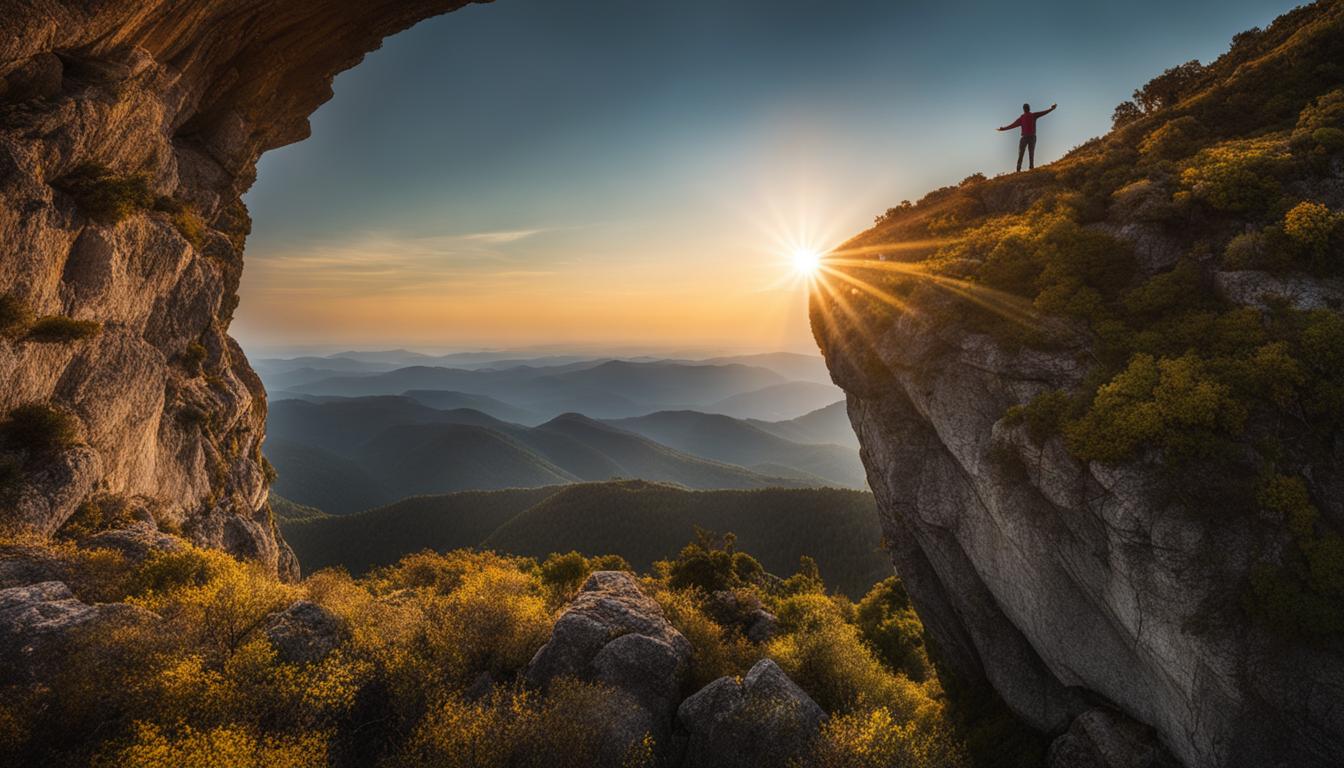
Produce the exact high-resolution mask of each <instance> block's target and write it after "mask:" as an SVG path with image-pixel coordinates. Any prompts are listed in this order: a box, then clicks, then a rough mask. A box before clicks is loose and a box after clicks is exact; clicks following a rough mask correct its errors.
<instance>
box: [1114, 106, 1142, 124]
mask: <svg viewBox="0 0 1344 768" xmlns="http://www.w3.org/2000/svg"><path fill="white" fill-rule="evenodd" d="M1141 117H1143V110H1142V109H1140V108H1139V105H1138V104H1135V103H1134V102H1132V101H1128V100H1126V101H1122V102H1120V103H1119V104H1116V105H1115V111H1114V112H1112V113H1111V127H1112V128H1123V127H1125V126H1126V125H1129V124H1130V123H1133V122H1134V121H1136V120H1138V119H1139V118H1141Z"/></svg>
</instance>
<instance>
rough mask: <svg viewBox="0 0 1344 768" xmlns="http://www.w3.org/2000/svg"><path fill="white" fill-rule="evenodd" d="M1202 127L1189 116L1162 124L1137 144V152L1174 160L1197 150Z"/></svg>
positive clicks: (1201, 136)
mask: <svg viewBox="0 0 1344 768" xmlns="http://www.w3.org/2000/svg"><path fill="white" fill-rule="evenodd" d="M1204 135H1205V130H1204V126H1202V125H1200V123H1199V120H1198V119H1197V118H1195V117H1193V116H1191V115H1185V116H1183V117H1178V118H1176V119H1175V120H1170V121H1168V122H1165V123H1162V124H1161V125H1160V126H1158V127H1157V128H1156V129H1154V130H1153V132H1152V133H1150V134H1148V136H1147V137H1146V138H1144V140H1143V141H1142V142H1141V143H1140V144H1139V152H1140V153H1141V154H1143V155H1145V156H1147V157H1151V158H1156V159H1161V160H1176V159H1178V158H1181V157H1185V156H1187V155H1190V154H1192V153H1193V152H1194V151H1195V150H1197V149H1199V144H1200V142H1201V140H1202V139H1203V138H1204Z"/></svg>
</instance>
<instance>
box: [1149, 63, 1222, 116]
mask: <svg viewBox="0 0 1344 768" xmlns="http://www.w3.org/2000/svg"><path fill="white" fill-rule="evenodd" d="M1207 75H1208V70H1207V69H1206V68H1205V67H1204V65H1203V64H1200V63H1199V62H1198V61H1196V60H1191V61H1187V62H1186V63H1184V64H1179V65H1177V66H1175V67H1171V68H1170V69H1167V70H1166V71H1164V72H1163V73H1162V74H1160V75H1158V76H1157V77H1154V78H1153V79H1152V80H1149V81H1148V82H1147V83H1145V84H1144V86H1143V87H1142V88H1139V89H1138V90H1136V91H1134V102H1135V104H1136V105H1137V106H1138V107H1139V109H1141V110H1142V111H1143V112H1144V113H1145V114H1150V113H1153V112H1156V111H1158V110H1159V109H1166V108H1168V107H1174V106H1176V104H1177V103H1179V102H1180V101H1181V100H1182V99H1184V98H1185V97H1187V96H1189V95H1190V94H1191V93H1193V92H1194V91H1195V90H1196V89H1197V88H1198V87H1199V86H1200V84H1201V83H1203V82H1204V80H1205V78H1206V77H1207Z"/></svg>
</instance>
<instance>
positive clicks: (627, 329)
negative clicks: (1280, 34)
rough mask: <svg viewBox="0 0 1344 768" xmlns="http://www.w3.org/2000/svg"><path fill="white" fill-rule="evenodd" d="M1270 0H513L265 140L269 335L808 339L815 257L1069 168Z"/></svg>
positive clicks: (259, 338)
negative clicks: (1017, 128) (954, 188)
mask: <svg viewBox="0 0 1344 768" xmlns="http://www.w3.org/2000/svg"><path fill="white" fill-rule="evenodd" d="M1292 5H1293V4H1292V3H1288V2H1266V1H1265V0H1258V1H1253V0H1221V1H1220V2H1214V1H1213V0H1194V1H1191V2H1170V0H1168V1H1167V2H1154V1H1153V0H1133V1H1132V2H1126V3H1085V2H1039V3H1025V2H1023V3H1001V2H969V1H967V0H962V1H954V2H923V1H920V2H892V1H888V2H868V1H864V2H857V1H856V2H826V3H821V2H815V0H814V1H812V2H797V1H795V0H771V1H770V2H764V1H762V0H749V1H745V2H733V1H731V0H714V1H710V0H678V1H677V2H666V3H664V2H650V1H649V0H624V1H618V0H572V1H571V2H566V3H557V2H554V0H498V2H496V3H494V4H491V5H481V6H472V7H468V8H466V9H463V10H461V11H458V12H455V13H452V14H448V15H445V16H442V17H439V18H436V19H431V20H429V21H426V22H423V23H422V24H420V25H418V26H416V27H414V28H412V29H411V30H409V31H407V32H404V33H402V34H400V35H398V36H396V37H394V38H391V39H389V40H387V41H386V42H385V44H384V47H383V48H382V49H381V50H379V51H377V52H375V53H373V54H371V55H370V56H369V57H368V58H367V59H366V60H365V62H364V63H363V64H361V65H360V66H358V67H356V68H355V69H353V70H351V71H349V72H347V73H345V74H343V75H341V76H340V77H338V78H337V80H336V84H335V92H336V97H335V99H333V100H332V101H331V102H329V103H328V104H326V105H325V106H323V107H322V108H321V109H319V110H318V112H317V113H316V114H315V115H314V117H313V121H312V123H313V136H312V138H310V139H308V140H307V141H304V142H302V143H300V144H296V145H292V146H290V147H285V148H282V149H280V150H276V151H273V152H270V153H268V154H267V155H265V156H264V157H263V158H262V161H261V164H260V168H259V177H258V181H257V184H256V186H255V187H254V188H253V189H252V191H251V192H250V193H249V194H248V196H247V198H246V199H247V202H248V205H249V207H250V208H251V211H252V215H253V219H254V229H253V235H252V237H251V240H250V242H249V246H248V254H247V260H248V261H247V264H248V266H247V270H246V271H245V274H244V287H243V291H242V299H243V301H242V305H241V307H240V309H239V312H238V315H237V320H236V322H235V324H234V332H235V334H236V335H237V336H238V337H239V338H240V340H242V341H243V343H244V344H245V345H248V346H249V347H258V348H259V347H267V346H276V345H298V344H306V345H318V344H326V343H330V344H332V345H335V346H350V345H352V344H354V345H381V344H402V343H404V344H411V345H416V346H422V347H433V348H444V349H446V348H460V347H475V346H482V345H518V344H527V343H540V344H557V345H571V346H574V345H599V346H600V345H617V344H622V345H636V346H639V345H643V346H647V347H650V348H653V347H666V346H689V345H709V346H717V347H720V348H722V349H724V350H729V349H741V350H748V349H769V348H793V349H799V348H805V347H807V346H808V345H809V344H810V337H809V335H808V331H807V327H806V318H805V313H804V311H803V299H802V296H803V293H802V289H801V288H800V287H799V284H798V283H797V281H792V280H788V279H786V278H787V277H788V259H787V254H786V253H785V252H786V251H788V250H790V249H792V248H794V247H798V246H806V247H811V248H818V249H822V248H825V247H828V246H830V245H833V244H834V243H835V242H837V241H839V240H842V239H844V238H846V237H848V236H850V235H853V234H855V233H857V232H858V231H860V230H862V229H863V228H865V227H866V226H868V225H869V224H870V223H871V221H872V217H873V216H874V215H876V214H878V213H880V212H881V211H883V210H885V209H886V208H887V207H889V206H891V205H895V204H896V203H897V202H899V201H900V200H901V199H904V198H910V199H916V198H918V197H920V196H922V195H923V194H924V193H925V192H927V191H928V190H930V189H933V188H935V187H938V186H942V185H945V184H950V183H955V182H956V181H958V180H960V179H961V178H963V177H965V176H967V175H969V174H971V173H974V172H977V171H979V172H984V173H986V174H990V175H993V174H995V173H1000V172H1004V171H1007V170H1011V167H1012V163H1013V160H1014V155H1015V151H1016V138H1015V136H1013V135H1011V134H1007V133H996V132H995V131H994V128H995V127H996V126H998V125H1002V124H1005V123H1007V122H1009V121H1011V120H1012V119H1013V118H1014V117H1015V115H1016V113H1017V112H1018V111H1020V109H1021V106H1020V105H1021V104H1022V102H1024V101H1029V102H1031V103H1032V104H1033V107H1035V108H1040V109H1043V108H1045V107H1047V106H1048V105H1049V104H1050V103H1051V102H1058V103H1059V105H1060V109H1059V111H1058V112H1056V113H1055V114H1053V115H1051V116H1049V117H1048V118H1045V119H1044V120H1043V121H1042V122H1041V125H1040V131H1039V132H1040V145H1039V147H1038V152H1039V159H1041V160H1042V161H1048V160H1051V159H1054V158H1056V157H1058V156H1059V155H1061V154H1063V153H1064V152H1065V151H1067V150H1068V149H1069V148H1070V147H1072V146H1074V145H1077V144H1079V143H1081V142H1082V141H1084V140H1086V139H1088V138H1090V137H1092V136H1096V135H1099V134H1101V133H1104V132H1105V131H1106V129H1107V128H1108V127H1109V122H1110V113H1111V110H1112V108H1113V107H1114V106H1115V104H1116V103H1118V102H1119V101H1121V100H1122V99H1124V98H1126V97H1127V96H1128V95H1129V93H1130V92H1131V91H1132V90H1133V89H1134V88H1135V87H1136V86H1138V85H1140V84H1142V83H1143V82H1144V81H1146V80H1147V79H1149V78H1151V77H1152V76H1153V75H1155V74H1157V73H1159V72H1161V71H1162V69H1164V68H1166V67H1168V66H1172V65H1174V64H1177V63H1180V62H1183V61H1186V60H1188V59H1191V58H1198V59H1201V60H1204V61H1208V60H1211V59H1212V58H1214V57H1216V56H1217V55H1218V54H1220V53H1221V52H1223V51H1224V50H1226V48H1227V44H1228V42H1229V40H1230V39H1231V36H1232V35H1233V34H1234V33H1236V32H1239V31H1241V30H1243V29H1247V28H1249V27H1252V26H1263V25H1265V24H1267V23H1268V22H1270V21H1271V20H1272V19H1273V18H1274V17H1275V16H1277V15H1278V14H1280V13H1282V12H1283V11H1285V10H1287V9H1289V8H1290V7H1292Z"/></svg>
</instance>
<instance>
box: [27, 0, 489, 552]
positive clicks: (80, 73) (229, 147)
mask: <svg viewBox="0 0 1344 768" xmlns="http://www.w3.org/2000/svg"><path fill="white" fill-rule="evenodd" d="M465 4H466V2H465V0H362V1H361V2H350V1H349V0H312V1H311V2H297V3H296V2H287V1H286V0H209V1H198V2H183V1H181V0H145V1H144V2H141V1H140V0H110V1H109V2H99V3H88V2H82V1H77V0H7V2H4V3H3V4H0V249H3V250H2V251H0V295H4V296H7V297H8V298H9V299H13V300H17V301H19V302H21V303H22V304H23V305H24V306H25V307H26V308H27V309H28V311H29V312H30V313H31V314H32V315H33V316H36V317H42V316H52V315H55V316H64V317H70V318H75V319H79V320H89V321H95V322H97V323H100V324H101V331H100V332H99V333H98V334H96V335H94V336H91V337H88V338H81V339H75V340H71V341H61V342H50V341H46V342H42V341H37V340H34V339H30V338H27V337H25V336H24V335H23V334H21V333H20V334H8V335H0V416H3V415H4V414H7V413H8V412H9V411H10V410H11V409H13V408H15V407H18V406H21V405H28V404H34V403H40V404H47V405H49V406H52V407H55V408H58V409H61V410H64V411H66V412H67V413H69V414H72V415H73V416H75V417H76V419H77V420H78V427H79V436H78V444H76V445H74V446H71V447H69V448H67V449H65V450H63V451H62V452H61V453H60V454H59V455H56V456H51V457H45V458H44V459H43V460H42V461H41V462H30V466H27V467H25V470H24V474H23V477H22V479H21V481H20V482H19V487H18V489H17V490H15V491H14V492H13V493H12V494H8V495H10V496H12V498H10V499H8V500H7V501H6V503H5V505H4V507H3V508H0V523H3V524H4V526H5V527H7V528H14V527H18V528H24V529H28V530H35V531H38V532H39V533H42V534H47V535H49V534H51V533H52V532H54V531H55V530H57V529H58V528H60V526H61V525H62V524H63V523H64V522H65V521H66V519H68V518H69V517H70V515H71V514H72V513H73V512H74V511H75V510H76V509H77V508H78V506H79V505H80V504H81V503H82V502H83V501H84V500H85V499H86V498H88V497H89V496H90V495H92V494H94V493H111V494H122V495H127V496H137V497H144V498H149V499H152V500H154V501H155V502H156V509H157V510H158V514H159V516H160V518H161V519H160V520H159V522H160V524H162V525H164V526H165V527H168V528H170V529H171V530H178V529H180V530H181V531H182V532H183V533H184V534H185V535H186V536H187V538H188V539H190V540H191V541H194V542H196V543H198V544H204V545H209V546H215V547H221V548H223V549H226V550H228V551H230V552H232V553H234V554H236V555H240V556H243V557H247V558H250V559H253V560H257V561H259V562H261V563H263V564H264V565H266V566H267V567H269V568H271V569H273V570H275V571H276V572H277V573H279V574H281V575H282V576H285V577H288V578H293V577H295V576H297V572H298V565H297V562H296V560H295V558H294V556H293V554H292V553H291V552H290V550H289V548H288V547H287V546H286V545H285V543H284V541H283V540H282V539H281V538H280V536H279V534H278V533H277V531H276V528H275V525H274V523H273V521H272V519H271V514H270V510H269V507H268V505H267V503H266V490H267V476H266V469H265V468H264V466H263V462H262V460H261V453H260V447H261V442H262V438H263V423H264V420H265V417H266V398H265V393H264V392H263V390H262V386H261V382H260V381H259V379H258V378H257V376H256V375H255V374H254V373H253V371H252V369H251V368H250V367H249V366H248V363H247V360H246V359H245V358H244V356H243V354H242V351H241V350H240V349H239V348H238V345H237V344H236V343H235V342H234V341H233V340H232V339H231V338H230V337H229V336H228V328H229V322H230V319H231V316H232V313H233V309H234V307H235V306H236V303H237V295H236V294H237V290H238V283H239V276H240V274H241V270H242V264H243V260H242V256H243V243H244V239H245V237H246V235H247V232H248V230H249V227H250V220H249V217H248V213H247V210H246V208H245V207H244V206H243V204H242V201H241V195H242V194H243V192H244V191H246V190H247V189H248V187H250V186H251V184H252V182H253V180H254V179H255V175H256V163H257V159H258V158H259V157H260V155H261V153H262V152H264V151H266V150H268V149H272V148H275V147H279V146H282V145H285V144H288V143H291V142H295V141H298V140H300V139H303V138H305V137H306V136H307V135H308V131H309V127H308V116H309V115H310V114H311V113H312V112H313V110H315V109H316V108H317V107H318V106H319V105H320V104H321V103H322V102H324V101H326V100H327V99H329V98H330V97H331V95H332V92H331V81H332V78H333V77H334V76H335V75H336V74H337V73H338V72H340V71H342V70H344V69H347V68H349V67H352V66H354V65H355V64H357V63H358V62H359V61H360V60H361V59H362V58H363V56H364V55H365V54H366V53H367V52H369V51H371V50H373V49H375V48H377V47H378V46H379V44H380V43H381V41H382V39H383V38H384V37H385V36H387V35H390V34H392V33H395V32H397V31H400V30H402V29H405V28H406V27H408V26H410V25H411V24H413V23H415V22H417V21H419V20H421V19H424V18H427V17H429V16H433V15H436V14H439V13H443V12H446V11H451V10H454V9H456V8H458V7H460V6H462V5H465ZM90 165H96V166H101V167H103V168H105V169H107V170H108V171H109V172H111V173H112V174H113V175H114V177H118V178H124V177H128V176H133V175H136V174H143V175H144V176H145V177H146V178H147V180H148V186H149V189H150V192H151V193H152V195H153V196H155V197H156V198H158V199H159V200H160V201H166V202H169V204H168V205H166V206H159V207H161V208H164V209H165V210H154V208H155V206H152V205H151V206H141V207H140V209H138V210H135V211H133V212H132V213H131V214H130V215H128V216H126V217H125V218H124V219H122V220H120V221H116V222H115V223H113V222H101V223H100V221H97V220H95V217H92V216H90V214H89V212H88V211H86V210H81V207H80V206H79V205H77V204H76V198H75V197H74V196H72V195H71V194H69V191H68V188H69V182H70V179H71V178H72V174H76V173H77V172H79V171H80V170H81V169H83V168H87V167H89V166H90ZM63 188H64V189H65V191H63ZM182 206H186V207H187V210H189V211H191V212H193V213H194V214H195V215H196V216H199V218H200V222H201V224H202V225H203V226H202V227H201V228H200V229H199V230H197V231H192V228H190V227H183V226H179V224H180V221H179V222H175V217H174V214H173V213H172V212H171V211H172V209H173V208H175V207H176V208H179V209H180V208H181V207H182ZM103 218H105V217H103Z"/></svg>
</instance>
